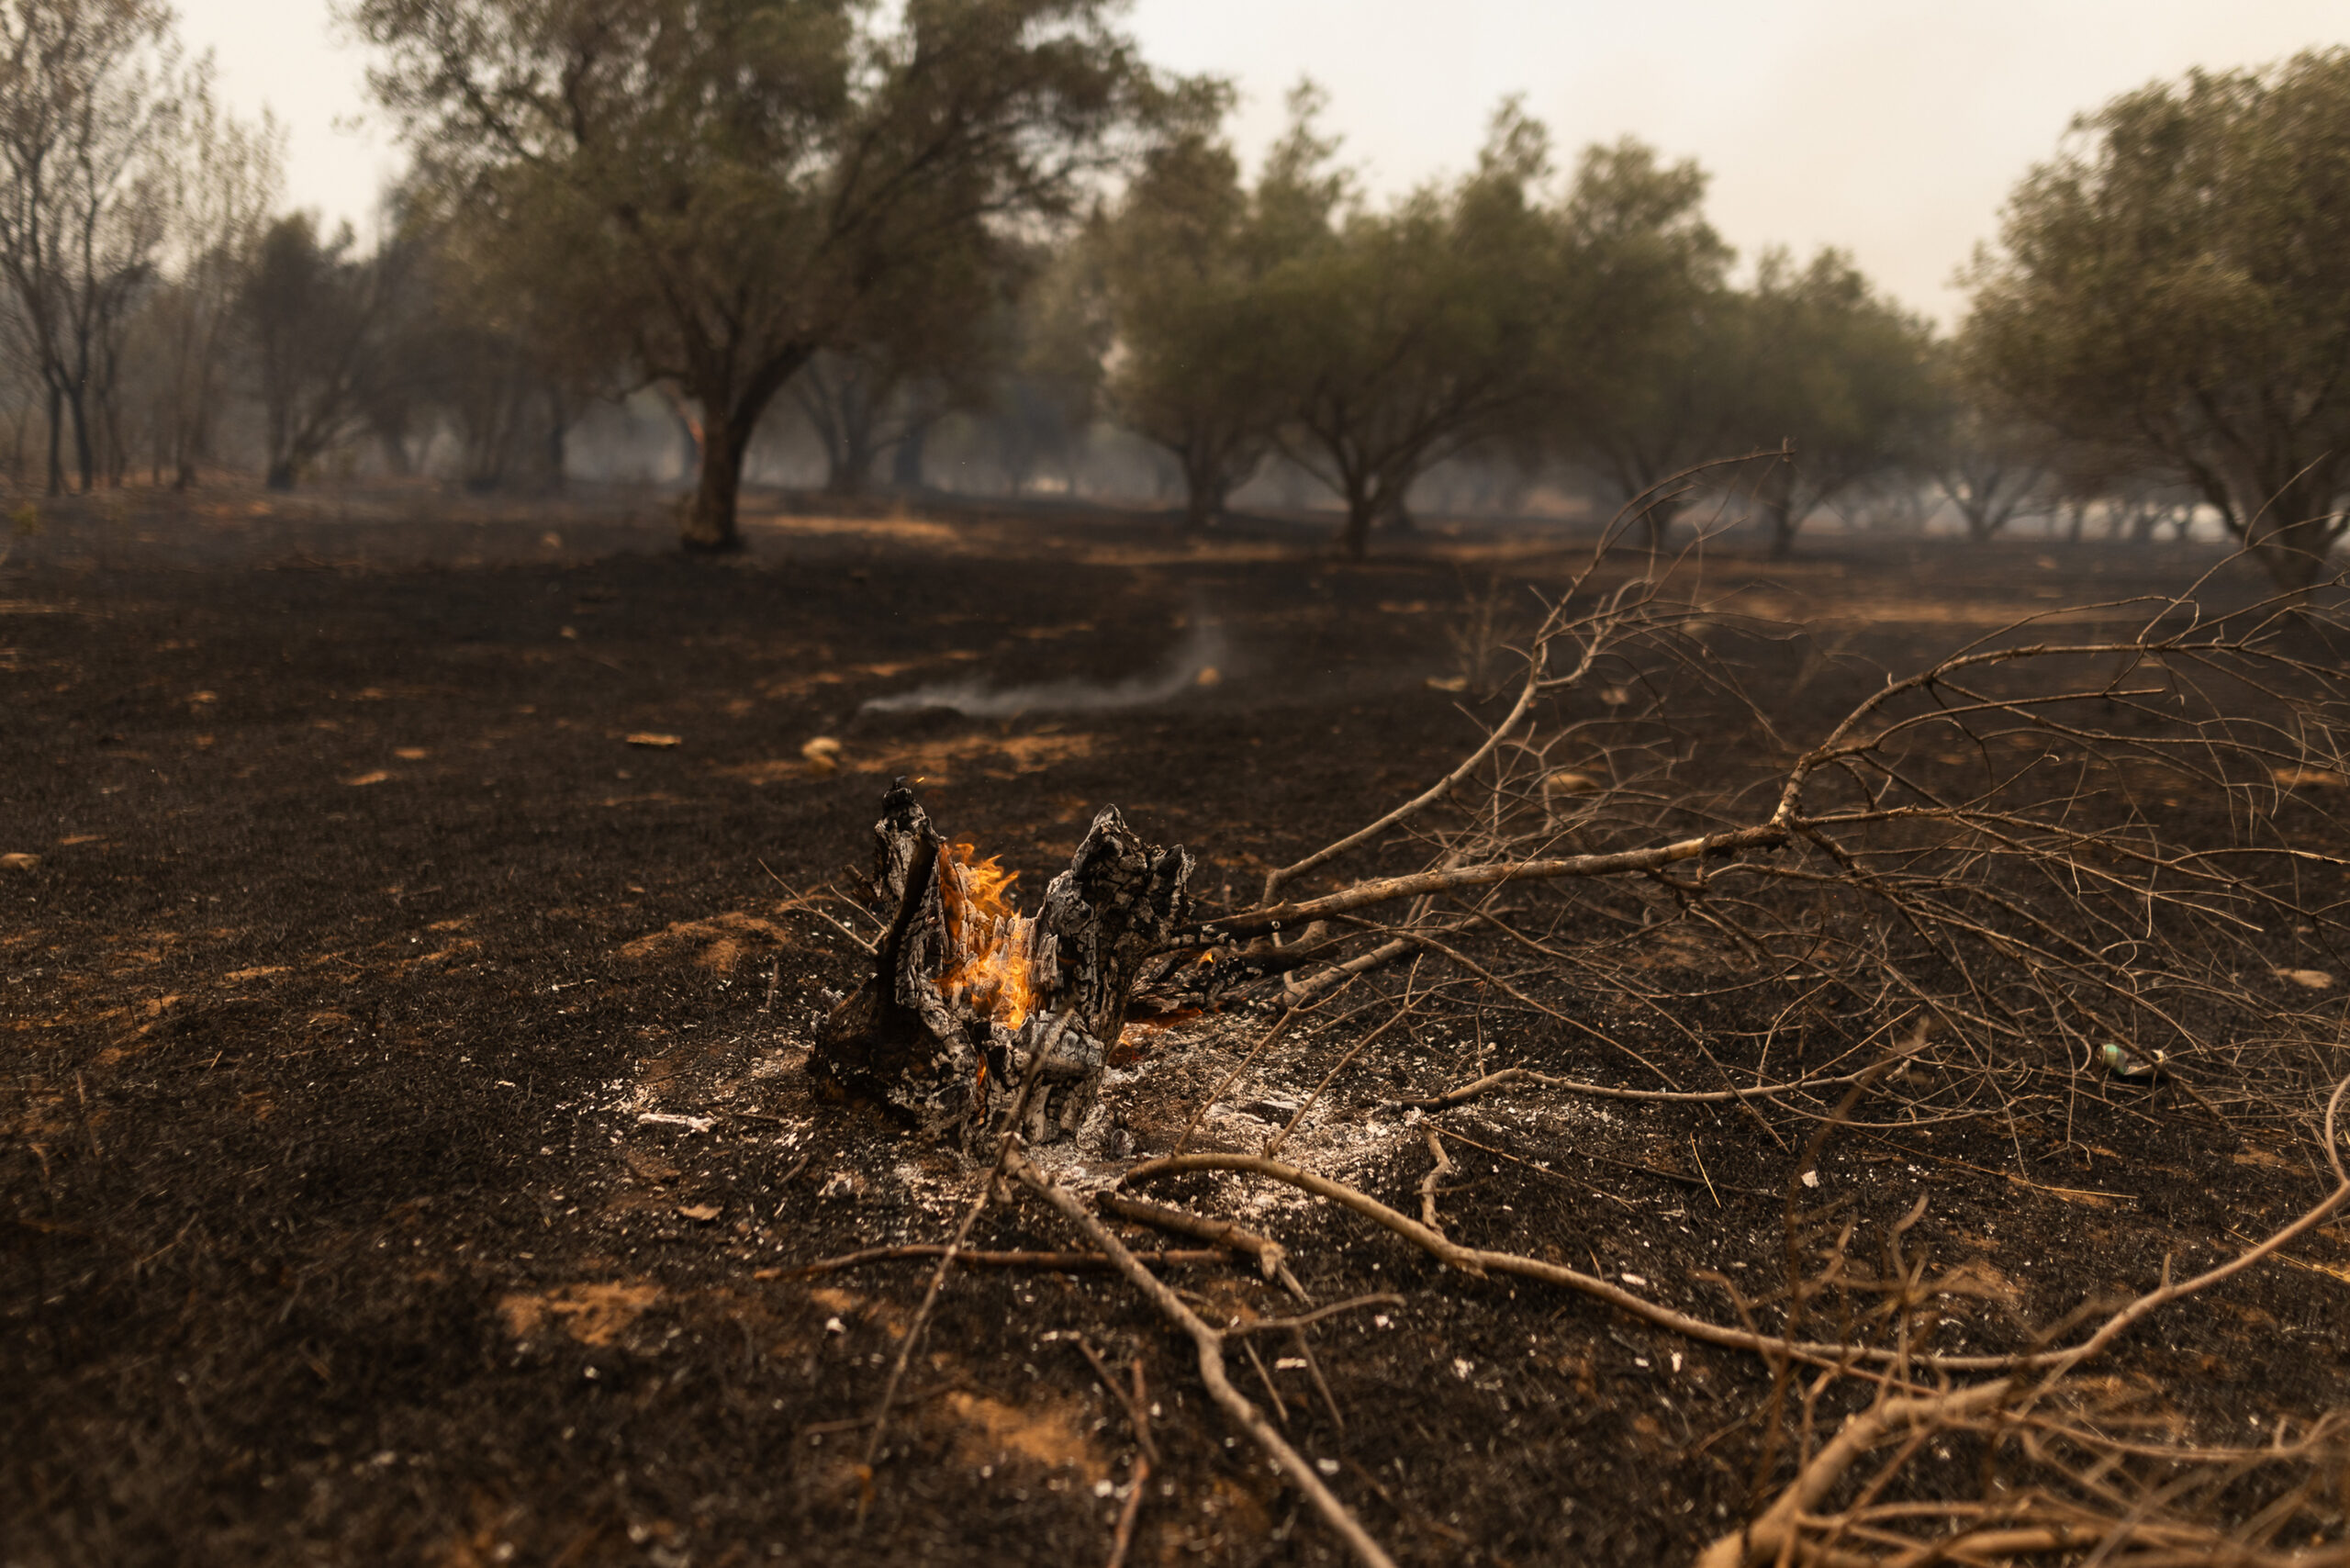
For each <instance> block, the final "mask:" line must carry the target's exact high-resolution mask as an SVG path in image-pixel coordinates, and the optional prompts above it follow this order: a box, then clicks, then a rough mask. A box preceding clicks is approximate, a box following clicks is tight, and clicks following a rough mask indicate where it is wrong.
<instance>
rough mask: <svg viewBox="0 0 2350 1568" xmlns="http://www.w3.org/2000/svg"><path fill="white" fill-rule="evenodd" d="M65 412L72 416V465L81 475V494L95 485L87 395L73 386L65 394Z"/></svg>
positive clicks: (95, 457)
mask: <svg viewBox="0 0 2350 1568" xmlns="http://www.w3.org/2000/svg"><path fill="white" fill-rule="evenodd" d="M65 409H66V412H68V413H70V414H72V415H73V467H74V471H75V472H76V473H77V474H79V475H80V476H81V477H82V494H84V495H85V496H86V495H88V494H89V493H90V491H91V490H92V489H94V488H95V487H96V485H97V478H98V451H97V447H96V445H95V443H94V442H92V441H91V439H90V409H89V395H88V393H87V392H85V391H84V389H83V388H82V387H80V386H75V387H74V388H73V390H72V391H70V392H68V393H67V394H66V396H65Z"/></svg>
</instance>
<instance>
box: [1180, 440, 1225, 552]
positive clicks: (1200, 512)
mask: <svg viewBox="0 0 2350 1568" xmlns="http://www.w3.org/2000/svg"><path fill="white" fill-rule="evenodd" d="M1224 498H1225V479H1224V465H1223V464H1222V463H1220V462H1218V461H1217V460H1216V459H1215V458H1214V457H1213V456H1207V457H1203V456H1198V455H1187V456H1185V457H1184V458H1183V530H1184V532H1187V533H1204V532H1207V530H1208V529H1210V528H1212V527H1214V525H1215V524H1216V523H1217V522H1219V521H1223V518H1224Z"/></svg>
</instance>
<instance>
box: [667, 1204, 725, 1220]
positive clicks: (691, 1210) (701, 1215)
mask: <svg viewBox="0 0 2350 1568" xmlns="http://www.w3.org/2000/svg"><path fill="white" fill-rule="evenodd" d="M677 1213H678V1214H679V1215H682V1216H683V1217H684V1218H687V1219H689V1220H691V1221H693V1222H694V1223H695V1224H696V1225H708V1224H709V1223H710V1222H711V1220H714V1219H716V1218H717V1217H718V1205H717V1204H686V1205H685V1206H684V1207H682V1208H680V1209H679V1210H678V1211H677Z"/></svg>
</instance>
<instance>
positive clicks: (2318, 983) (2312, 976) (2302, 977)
mask: <svg viewBox="0 0 2350 1568" xmlns="http://www.w3.org/2000/svg"><path fill="white" fill-rule="evenodd" d="M2268 972H2269V973H2271V974H2273V975H2275V976H2276V977H2277V979H2278V980H2291V981H2292V982H2293V983H2294V984H2295V985H2300V986H2307V987H2308V988H2309V989H2310V990H2311V991H2325V990H2327V989H2329V988H2330V987H2332V985H2333V976H2332V975H2330V974H2328V973H2326V972H2325V971H2324V970H2323V969H2271V970H2269V971H2268Z"/></svg>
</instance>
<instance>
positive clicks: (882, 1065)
mask: <svg viewBox="0 0 2350 1568" xmlns="http://www.w3.org/2000/svg"><path fill="white" fill-rule="evenodd" d="M873 832H874V851H875V852H874V877H873V899H874V907H875V913H877V914H878V915H879V916H880V918H881V919H882V920H883V921H884V922H886V930H885V933H884V935H883V936H882V938H881V942H880V944H879V947H878V951H877V952H876V954H875V957H874V967H873V970H872V973H871V974H870V975H869V976H868V977H867V980H866V981H865V983H864V984H863V985H862V986H861V987H860V988H859V989H858V990H857V991H856V994H855V995H853V996H851V997H849V998H848V1000H847V1001H845V1002H842V1003H841V1004H840V1006H839V1007H837V1008H835V1009H834V1011H833V1013H832V1014H831V1016H830V1017H828V1018H827V1019H825V1021H824V1024H823V1026H822V1029H821V1030H820V1031H819V1032H818V1035H817V1038H816V1043H815V1046H814V1048H813V1049H812V1050H811V1052H810V1054H809V1060H808V1070H809V1071H810V1073H811V1074H812V1075H814V1076H815V1078H816V1079H817V1081H818V1082H819V1083H820V1084H821V1085H822V1086H823V1087H824V1088H825V1089H827V1090H828V1091H830V1092H834V1093H835V1094H839V1095H842V1096H855V1097H857V1098H861V1099H867V1100H871V1101H876V1102H878V1103H880V1104H882V1105H883V1106H885V1107H887V1108H888V1109H890V1111H891V1112H892V1113H894V1114H896V1115H898V1116H899V1117H900V1118H901V1119H902V1120H904V1121H906V1122H907V1123H909V1124H911V1125H912V1126H915V1127H916V1128H918V1129H920V1130H922V1131H923V1132H925V1133H928V1134H930V1135H932V1136H943V1137H952V1138H954V1139H955V1140H956V1141H957V1142H959V1143H960V1144H962V1146H963V1147H964V1148H968V1149H976V1148H979V1147H981V1146H982V1144H983V1143H984V1142H985V1141H987V1140H988V1139H989V1138H990V1137H991V1136H992V1135H995V1134H998V1133H1001V1132H1002V1130H1003V1123H1004V1119H1005V1117H1006V1116H1007V1115H1008V1114H1009V1112H1010V1111H1011V1109H1012V1107H1013V1100H1014V1096H1015V1094H1016V1092H1017V1090H1018V1087H1019V1085H1020V1084H1021V1083H1022V1082H1023V1081H1024V1079H1025V1078H1026V1076H1027V1074H1028V1071H1029V1069H1030V1067H1031V1065H1032V1064H1034V1063H1035V1062H1036V1058H1037V1056H1038V1055H1039V1053H1041V1054H1042V1056H1043V1058H1044V1059H1043V1061H1042V1062H1041V1064H1037V1071H1038V1074H1039V1079H1038V1084H1037V1091H1036V1092H1035V1094H1034V1096H1033V1097H1032V1098H1031V1099H1030V1101H1029V1103H1028V1106H1027V1110H1026V1113H1025V1114H1024V1116H1023V1118H1022V1122H1021V1130H1022V1132H1023V1133H1024V1136H1026V1137H1028V1138H1029V1139H1030V1140H1031V1141H1032V1142H1046V1141H1050V1140H1053V1139H1057V1138H1064V1137H1070V1136H1072V1135H1074V1134H1075V1133H1076V1132H1077V1130H1078V1129H1079V1128H1080V1126H1082V1125H1083V1123H1084V1121H1085V1118H1086V1116H1087V1114H1089V1113H1090V1112H1091V1110H1092V1108H1093V1104H1094V1101H1095V1098H1096V1097H1097V1095H1098V1094H1099V1092H1100V1090H1101V1082H1102V1068H1103V1066H1104V1064H1105V1062H1106V1061H1107V1059H1108V1056H1109V1052H1110V1050H1111V1048H1112V1047H1113V1046H1115V1045H1116V1044H1117V1040H1118V1036H1119V1034H1120V1033H1121V1032H1122V1031H1123V1030H1124V1029H1125V1018H1126V1005H1127V1000H1128V998H1129V997H1130V995H1131V994H1132V992H1133V990H1134V984H1135V980H1136V977H1137V975H1138V974H1139V973H1140V972H1141V969H1142V966H1143V964H1144V961H1145V960H1146V959H1147V958H1149V957H1150V955H1151V953H1152V952H1153V951H1154V950H1156V949H1157V948H1158V946H1160V945H1161V944H1162V943H1163V942H1164V941H1165V939H1166V938H1167V936H1168V935H1169V934H1170V933H1171V932H1172V931H1173V930H1174V929H1175V927H1177V926H1178V925H1180V924H1181V923H1182V922H1183V920H1184V919H1185V918H1186V917H1187V915H1188V913H1189V910H1190V898H1189V895H1188V893H1187V892H1186V890H1185V883H1186V881H1187V880H1188V879H1189V877H1190V874H1191V867H1192V863H1191V858H1190V857H1188V856H1186V855H1185V854H1184V853H1183V851H1182V850H1181V849H1180V848H1177V849H1160V848H1157V847H1154V846H1149V845H1146V844H1145V843H1143V841H1142V840H1141V839H1140V838H1139V837H1137V836H1136V834H1135V833H1134V832H1133V830H1132V829H1130V828H1128V827H1127V826H1126V824H1125V820H1124V819H1123V818H1122V817H1120V816H1119V814H1118V812H1117V810H1116V808H1115V807H1108V808H1105V809H1103V811H1102V812H1101V814H1100V815H1098V816H1097V817H1095V818H1094V820H1093V826H1092V828H1091V831H1090V832H1088V833H1087V834H1086V835H1085V840H1084V842H1083V843H1081V844H1080V845H1079V846H1078V850H1077V854H1076V856H1075V857H1073V858H1072V859H1071V860H1070V862H1069V869H1068V870H1066V871H1064V872H1062V873H1061V874H1060V875H1059V876H1057V877H1055V878H1054V879H1053V880H1052V884H1051V886H1049V887H1048V888H1046V890H1045V901H1044V905H1043V907H1042V908H1041V909H1040V910H1039V911H1038V912H1037V913H1036V915H1035V918H1034V919H1033V920H1029V919H1024V918H1022V917H1020V916H1019V915H1017V914H1016V913H1013V912H1011V911H1010V910H1009V909H1008V908H1006V907H1003V906H1002V904H1001V903H1000V902H998V900H997V899H996V898H995V896H994V893H995V891H997V890H1000V889H999V888H991V887H990V882H991V881H992V880H993V879H991V878H990V876H989V868H987V867H974V866H973V865H972V863H971V859H970V856H971V851H970V848H969V846H965V845H957V846H949V845H947V844H946V842H945V841H944V840H942V839H941V838H940V837H939V835H938V834H937V833H936V832H935V831H934V829H933V828H932V826H931V823H930V818H929V816H928V814H927V813H926V812H923V809H922V806H921V803H920V802H919V801H916V800H915V799H914V796H913V793H912V791H911V790H907V789H906V788H904V787H903V786H902V785H901V786H899V787H898V788H895V789H893V790H890V792H889V794H888V795H887V796H886V797H884V799H883V801H882V815H881V820H880V821H879V822H878V823H875V824H874V829H873Z"/></svg>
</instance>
